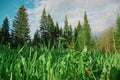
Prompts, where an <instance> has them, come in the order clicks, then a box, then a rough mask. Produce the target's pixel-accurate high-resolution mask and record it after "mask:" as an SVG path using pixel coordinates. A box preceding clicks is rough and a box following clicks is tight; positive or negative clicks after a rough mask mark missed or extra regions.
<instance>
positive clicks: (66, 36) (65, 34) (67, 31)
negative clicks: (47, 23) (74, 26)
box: [64, 16, 70, 39]
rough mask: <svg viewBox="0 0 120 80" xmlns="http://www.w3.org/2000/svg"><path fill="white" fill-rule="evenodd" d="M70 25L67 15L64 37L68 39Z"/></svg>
mask: <svg viewBox="0 0 120 80" xmlns="http://www.w3.org/2000/svg"><path fill="white" fill-rule="evenodd" d="M69 29H70V28H69V25H68V20H67V16H65V21H64V37H65V38H66V39H67V38H68V36H69Z"/></svg>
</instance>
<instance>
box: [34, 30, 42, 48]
mask: <svg viewBox="0 0 120 80" xmlns="http://www.w3.org/2000/svg"><path fill="white" fill-rule="evenodd" d="M39 44H40V34H39V30H36V32H35V34H34V38H33V45H34V46H37V47H38V46H39Z"/></svg>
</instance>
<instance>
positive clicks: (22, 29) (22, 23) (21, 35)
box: [13, 5, 30, 45]
mask: <svg viewBox="0 0 120 80" xmlns="http://www.w3.org/2000/svg"><path fill="white" fill-rule="evenodd" d="M13 27H14V31H15V36H16V39H17V40H16V41H17V43H18V44H22V45H24V44H26V43H27V42H29V40H30V36H29V33H30V28H29V24H28V14H27V12H26V9H25V7H24V5H22V6H21V7H20V8H19V9H18V12H17V14H16V16H15V17H14V20H13Z"/></svg>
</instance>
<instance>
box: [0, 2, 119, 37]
mask: <svg viewBox="0 0 120 80" xmlns="http://www.w3.org/2000/svg"><path fill="white" fill-rule="evenodd" d="M22 4H24V5H25V8H26V9H27V13H28V18H29V25H30V30H31V33H30V34H31V36H33V34H34V32H35V31H36V29H39V25H40V18H41V14H42V10H43V8H46V11H47V13H50V14H51V15H52V17H53V20H54V22H59V25H60V27H63V25H64V18H65V15H67V17H68V21H69V24H71V25H72V27H75V26H76V25H77V23H78V20H80V21H81V23H82V24H83V16H84V12H85V11H86V12H87V16H88V21H89V24H90V27H91V30H92V33H93V34H98V33H100V32H102V31H104V30H105V29H107V28H109V27H110V26H113V25H115V21H116V17H117V15H118V14H119V13H120V0H0V11H1V12H0V25H2V22H3V20H4V18H5V17H6V16H7V17H8V18H9V21H10V27H12V21H13V19H14V16H15V15H16V12H17V10H18V8H19V7H20V6H21V5H22Z"/></svg>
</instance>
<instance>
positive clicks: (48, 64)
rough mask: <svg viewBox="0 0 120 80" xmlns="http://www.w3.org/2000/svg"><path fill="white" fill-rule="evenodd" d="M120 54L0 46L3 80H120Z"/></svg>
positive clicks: (1, 75) (71, 49)
mask: <svg viewBox="0 0 120 80" xmlns="http://www.w3.org/2000/svg"><path fill="white" fill-rule="evenodd" d="M119 75H120V54H110V53H103V52H100V51H91V52H88V51H87V48H84V49H83V51H82V52H80V51H79V50H78V51H76V50H75V49H74V48H67V49H64V48H62V47H57V48H54V47H52V48H49V47H46V46H41V47H40V48H33V47H25V46H24V47H22V48H17V49H9V48H7V47H4V46H1V45H0V80H120V77H119Z"/></svg>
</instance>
